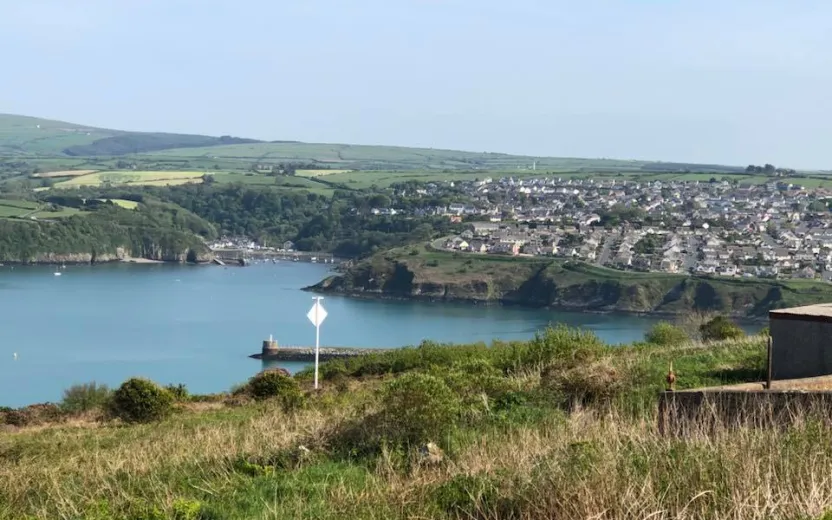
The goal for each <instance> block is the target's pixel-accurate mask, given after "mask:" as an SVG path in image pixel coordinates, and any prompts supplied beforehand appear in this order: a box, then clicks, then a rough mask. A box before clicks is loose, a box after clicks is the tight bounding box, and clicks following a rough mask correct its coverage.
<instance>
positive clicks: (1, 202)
mask: <svg viewBox="0 0 832 520" xmlns="http://www.w3.org/2000/svg"><path fill="white" fill-rule="evenodd" d="M38 207H39V205H38V204H37V203H36V202H29V201H23V200H6V199H0V218H9V217H20V216H22V215H26V214H27V213H31V212H33V211H35V210H37V209H38Z"/></svg>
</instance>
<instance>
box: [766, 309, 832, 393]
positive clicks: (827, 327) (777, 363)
mask: <svg viewBox="0 0 832 520" xmlns="http://www.w3.org/2000/svg"><path fill="white" fill-rule="evenodd" d="M769 328H770V330H771V338H772V363H771V365H772V372H771V375H772V379H776V380H779V379H798V378H803V377H815V376H822V375H828V374H832V322H827V321H821V320H817V319H815V320H812V319H811V318H810V319H805V320H798V319H794V318H792V319H784V318H775V317H774V316H772V317H771V319H770V320H769Z"/></svg>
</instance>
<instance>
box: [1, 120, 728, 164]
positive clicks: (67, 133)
mask: <svg viewBox="0 0 832 520" xmlns="http://www.w3.org/2000/svg"><path fill="white" fill-rule="evenodd" d="M137 154H145V155H146V154H152V155H160V156H163V157H164V158H165V159H173V160H182V161H187V160H193V159H198V158H203V159H204V158H210V159H222V158H228V159H233V160H237V161H245V162H246V163H258V161H263V162H274V161H294V162H302V163H318V164H321V165H322V166H328V167H346V168H352V169H371V170H377V169H390V168H393V169H429V170H437V171H440V170H479V169H482V170H513V169H517V168H521V169H528V168H533V167H536V168H537V169H540V170H558V171H564V170H571V171H580V170H588V171H613V170H614V171H649V172H656V171H684V170H695V171H708V172H726V173H729V172H739V171H742V169H743V168H741V167H738V166H725V165H716V164H688V163H670V162H662V161H645V160H622V159H608V158H575V157H545V156H529V155H512V154H507V153H500V152H472V151H461V150H450V149H444V148H425V147H409V146H389V145H384V146H381V145H361V144H338V143H307V142H300V141H295V140H291V139H280V140H272V141H268V142H267V141H262V140H258V139H250V138H244V137H233V136H227V135H226V136H209V135H202V134H178V133H168V132H134V131H126V130H115V129H106V128H98V127H94V126H90V125H82V124H75V123H68V122H64V121H57V120H51V119H44V118H38V117H31V116H22V115H14V114H0V157H66V158H71V157H119V156H130V155H137Z"/></svg>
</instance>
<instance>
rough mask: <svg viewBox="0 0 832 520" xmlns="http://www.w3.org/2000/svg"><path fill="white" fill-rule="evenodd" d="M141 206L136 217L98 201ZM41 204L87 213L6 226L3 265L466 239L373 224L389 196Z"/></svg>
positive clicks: (173, 191) (442, 229) (206, 192)
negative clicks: (236, 243) (233, 241)
mask: <svg viewBox="0 0 832 520" xmlns="http://www.w3.org/2000/svg"><path fill="white" fill-rule="evenodd" d="M107 198H118V199H127V200H133V201H136V202H139V203H141V204H140V205H139V207H138V209H137V210H125V209H122V208H118V207H114V206H113V205H112V204H110V203H106V202H101V201H100V200H99V199H107ZM38 200H39V201H40V202H42V203H44V204H49V205H54V206H55V207H68V208H76V209H80V210H81V211H82V212H81V213H80V214H79V215H78V216H74V217H70V218H63V219H54V220H50V219H49V218H48V217H44V219H41V220H40V221H37V222H33V221H28V220H27V221H23V220H0V260H2V261H7V262H11V261H33V259H35V258H38V257H43V256H44V255H48V254H70V253H90V254H92V256H93V257H95V256H96V255H101V254H105V253H106V254H113V253H114V252H115V250H116V248H119V247H122V248H126V249H127V250H129V251H131V252H132V254H133V256H144V257H150V258H162V257H164V258H165V259H167V258H178V257H181V256H182V255H183V254H187V252H188V251H191V250H194V251H201V250H204V249H205V245H204V244H205V241H208V240H212V239H215V238H217V237H219V236H221V235H232V236H248V237H252V238H255V239H257V240H258V241H260V242H261V243H265V244H267V245H281V244H283V243H284V242H285V241H292V242H293V243H294V244H295V248H296V249H298V250H301V251H321V252H331V253H334V254H336V255H338V256H341V257H345V258H352V257H359V256H363V255H366V254H370V253H373V252H376V251H378V250H379V249H384V248H390V247H397V246H401V245H405V244H408V243H412V242H415V241H424V240H427V239H429V238H431V237H433V236H439V235H444V234H450V233H453V232H458V231H459V230H458V229H456V228H455V227H454V224H451V223H450V222H449V221H448V220H447V219H446V218H440V217H427V216H426V217H416V218H414V217H404V216H398V215H396V216H383V215H374V214H373V213H372V211H371V210H372V209H373V208H376V207H386V206H387V205H388V204H390V203H391V200H390V197H389V196H388V195H384V194H381V193H372V192H370V193H366V194H365V193H358V192H349V191H336V192H335V194H334V195H333V196H332V197H326V196H323V195H318V194H315V193H310V192H304V191H295V190H278V189H271V188H267V189H263V188H262V187H257V188H249V187H245V186H241V185H225V186H219V185H187V186H179V187H170V188H150V187H135V188H111V189H99V188H82V189H79V190H75V191H72V192H46V193H45V194H43V195H40V197H39V199H38Z"/></svg>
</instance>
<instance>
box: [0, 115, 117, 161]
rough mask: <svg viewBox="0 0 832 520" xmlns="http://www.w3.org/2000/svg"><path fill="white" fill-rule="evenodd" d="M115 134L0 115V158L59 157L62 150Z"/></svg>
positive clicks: (95, 129) (73, 125)
mask: <svg viewBox="0 0 832 520" xmlns="http://www.w3.org/2000/svg"><path fill="white" fill-rule="evenodd" d="M118 134H119V132H118V131H115V130H104V129H101V128H92V127H88V126H83V125H76V124H72V123H64V122H63V121H52V120H49V119H40V118H37V117H26V116H16V115H10V114H0V156H35V155H61V154H63V150H64V149H65V148H68V147H72V146H83V145H89V144H91V143H93V142H95V141H97V140H99V139H106V138H108V137H113V136H115V135H118Z"/></svg>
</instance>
